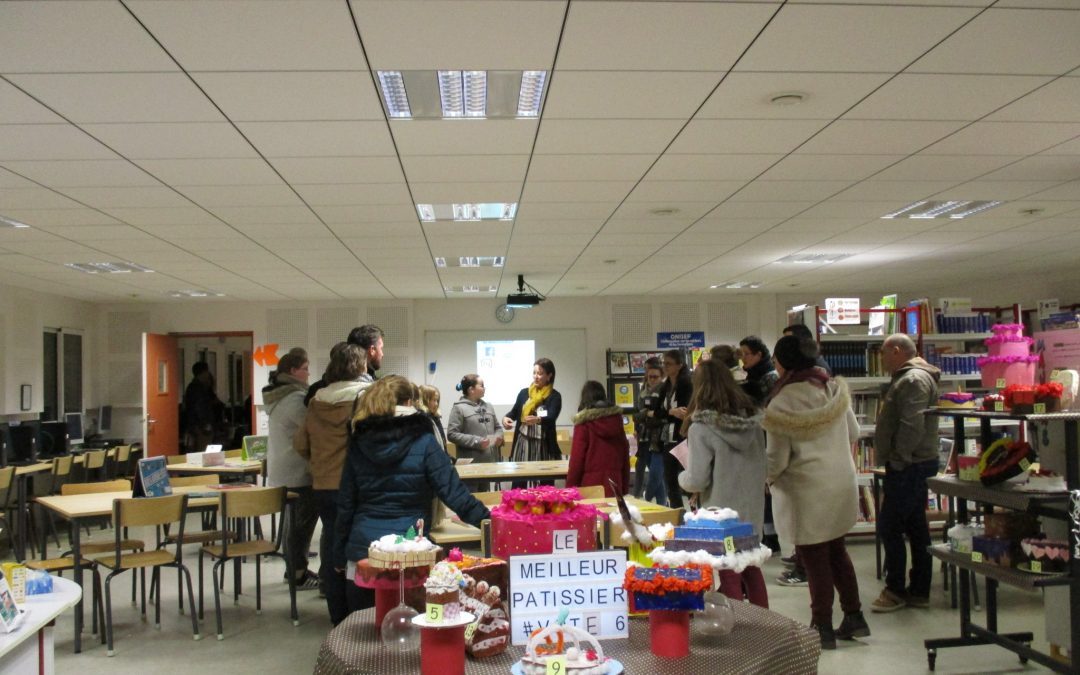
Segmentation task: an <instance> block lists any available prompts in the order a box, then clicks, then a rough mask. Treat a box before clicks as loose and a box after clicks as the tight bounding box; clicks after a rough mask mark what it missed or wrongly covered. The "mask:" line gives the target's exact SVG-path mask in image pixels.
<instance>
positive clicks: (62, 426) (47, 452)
mask: <svg viewBox="0 0 1080 675" xmlns="http://www.w3.org/2000/svg"><path fill="white" fill-rule="evenodd" d="M69 449H70V446H69V445H68V426H67V422H42V423H41V434H40V435H39V436H38V452H37V455H38V458H39V459H41V458H49V457H56V456H57V455H66V454H67V453H68V450H69Z"/></svg>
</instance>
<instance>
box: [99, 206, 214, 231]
mask: <svg viewBox="0 0 1080 675" xmlns="http://www.w3.org/2000/svg"><path fill="white" fill-rule="evenodd" d="M105 210H106V212H107V213H108V214H109V215H111V216H114V217H115V218H117V219H119V220H122V221H124V222H125V223H130V224H132V225H138V226H140V227H142V226H163V227H171V226H174V225H220V224H221V222H220V221H219V220H217V219H216V218H214V216H213V214H211V213H210V212H208V211H206V210H204V209H201V208H199V207H198V206H185V207H180V208H146V207H136V208H116V207H109V208H107V209H105Z"/></svg>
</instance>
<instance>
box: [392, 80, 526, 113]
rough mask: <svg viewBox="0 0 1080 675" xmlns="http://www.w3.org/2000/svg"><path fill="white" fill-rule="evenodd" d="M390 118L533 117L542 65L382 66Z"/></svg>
mask: <svg viewBox="0 0 1080 675" xmlns="http://www.w3.org/2000/svg"><path fill="white" fill-rule="evenodd" d="M377 79H378V81H379V89H380V92H381V94H382V102H383V107H384V109H385V111H386V114H387V116H388V117H390V118H391V119H401V120H403V119H414V120H433V119H445V120H451V119H515V118H523V119H528V118H535V117H538V116H539V114H540V108H541V106H542V105H543V100H544V93H545V87H544V85H545V83H546V81H547V71H544V70H527V71H520V70H438V71H432V70H380V71H378V78H377Z"/></svg>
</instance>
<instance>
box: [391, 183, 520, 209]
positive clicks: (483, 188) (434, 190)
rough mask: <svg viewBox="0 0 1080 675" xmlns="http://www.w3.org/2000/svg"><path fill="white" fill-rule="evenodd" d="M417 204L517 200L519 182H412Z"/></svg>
mask: <svg viewBox="0 0 1080 675" xmlns="http://www.w3.org/2000/svg"><path fill="white" fill-rule="evenodd" d="M409 187H410V189H411V191H412V196H413V199H415V200H416V203H417V204H474V203H510V202H516V201H518V197H519V196H520V195H521V183H502V182H500V183H412V184H411V185H410V186H409Z"/></svg>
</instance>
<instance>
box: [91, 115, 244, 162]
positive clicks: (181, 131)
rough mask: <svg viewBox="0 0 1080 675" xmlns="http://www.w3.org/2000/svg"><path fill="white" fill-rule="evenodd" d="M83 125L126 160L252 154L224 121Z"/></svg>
mask: <svg viewBox="0 0 1080 675" xmlns="http://www.w3.org/2000/svg"><path fill="white" fill-rule="evenodd" d="M83 128H84V129H85V130H86V131H87V133H89V134H90V135H91V136H93V137H94V138H97V139H100V140H101V142H102V143H104V144H106V145H107V146H109V147H110V148H112V149H114V150H116V152H118V153H120V154H121V155H123V156H125V157H127V158H129V159H189V158H226V157H255V156H256V155H255V151H254V150H252V149H251V145H250V144H248V142H247V141H245V140H244V137H243V136H241V135H240V134H239V133H237V131H236V129H234V128H233V126H232V125H231V124H229V123H227V122H206V123H192V124H87V125H83ZM110 155H111V153H110Z"/></svg>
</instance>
